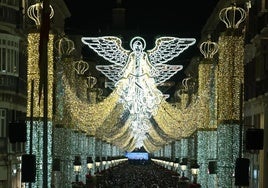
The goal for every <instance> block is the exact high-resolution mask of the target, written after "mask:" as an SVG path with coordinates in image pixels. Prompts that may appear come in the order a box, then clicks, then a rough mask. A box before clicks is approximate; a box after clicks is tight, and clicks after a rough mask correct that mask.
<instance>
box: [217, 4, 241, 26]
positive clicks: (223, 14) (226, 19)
mask: <svg viewBox="0 0 268 188" xmlns="http://www.w3.org/2000/svg"><path fill="white" fill-rule="evenodd" d="M219 18H220V20H221V21H222V22H223V23H224V24H225V26H226V28H233V29H237V28H238V27H239V25H240V24H241V23H242V22H243V21H244V20H245V19H246V11H245V10H244V9H242V8H240V7H237V6H236V5H235V4H232V5H231V6H230V7H227V8H223V9H222V10H221V11H220V13H219Z"/></svg>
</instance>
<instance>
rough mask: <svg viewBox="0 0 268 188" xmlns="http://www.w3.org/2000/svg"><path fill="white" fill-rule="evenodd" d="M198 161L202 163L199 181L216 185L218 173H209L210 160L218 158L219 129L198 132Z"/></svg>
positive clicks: (203, 183) (208, 185) (205, 184)
mask: <svg viewBox="0 0 268 188" xmlns="http://www.w3.org/2000/svg"><path fill="white" fill-rule="evenodd" d="M197 138H198V149H197V161H198V164H199V165H200V167H199V174H198V183H199V184H201V185H202V186H204V187H216V184H217V175H216V174H208V162H209V161H210V160H216V158H217V131H216V130H204V131H202V130H200V131H198V133H197Z"/></svg>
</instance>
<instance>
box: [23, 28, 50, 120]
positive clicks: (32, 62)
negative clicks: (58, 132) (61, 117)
mask: <svg viewBox="0 0 268 188" xmlns="http://www.w3.org/2000/svg"><path fill="white" fill-rule="evenodd" d="M39 40H40V34H39V33H30V34H28V69H27V94H28V98H27V117H31V115H32V117H34V118H40V117H43V116H44V114H43V113H44V111H43V109H44V94H43V93H42V95H41V98H40V97H39V84H40V83H39V82H40V71H39V51H38V50H39ZM53 44H54V35H52V34H50V35H49V41H48V86H47V87H48V93H47V95H48V96H47V98H48V101H47V102H48V109H47V110H48V115H47V117H48V118H49V119H52V107H53V80H54V75H53V74H54V70H53V63H54V62H53ZM32 81H34V87H33V88H32ZM32 93H33V101H31V94H32ZM31 104H32V106H33V114H31Z"/></svg>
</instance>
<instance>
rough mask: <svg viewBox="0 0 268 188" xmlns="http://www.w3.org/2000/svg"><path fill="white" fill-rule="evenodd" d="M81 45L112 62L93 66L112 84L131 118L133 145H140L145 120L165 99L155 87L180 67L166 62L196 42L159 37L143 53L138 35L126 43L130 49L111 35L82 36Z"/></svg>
mask: <svg viewBox="0 0 268 188" xmlns="http://www.w3.org/2000/svg"><path fill="white" fill-rule="evenodd" d="M82 42H83V43H84V44H86V45H88V47H89V48H91V49H93V50H94V51H95V52H96V53H97V54H98V55H99V56H101V57H103V58H104V59H106V60H107V61H109V62H110V63H112V65H97V66H96V69H97V70H99V71H100V72H102V73H103V74H104V75H105V76H106V77H107V78H108V79H109V80H111V81H112V82H113V84H114V86H115V88H116V91H117V93H118V94H119V96H120V102H121V103H122V104H123V106H124V109H126V110H128V111H129V112H130V116H131V117H132V119H133V122H132V123H130V127H131V129H132V134H133V137H134V138H135V139H136V143H137V146H141V143H142V141H143V140H144V139H145V138H146V136H145V135H146V133H147V132H148V131H149V129H150V123H148V122H149V119H150V118H151V116H152V115H155V114H156V113H157V108H158V105H159V104H160V103H161V101H162V100H164V99H165V97H164V95H163V94H162V93H161V91H160V90H158V89H157V86H158V85H160V84H162V83H164V82H165V81H167V80H168V79H170V78H171V77H172V76H173V75H175V74H176V73H177V72H178V71H180V70H182V68H183V66H182V65H168V64H166V63H167V62H168V61H170V60H172V59H173V58H175V57H177V56H179V55H180V54H181V53H182V52H183V51H184V50H186V49H187V48H188V47H189V46H191V45H193V44H194V43H195V42H196V40H195V39H194V38H177V37H160V38H158V39H157V40H156V41H155V47H154V48H153V49H151V50H147V51H145V48H146V42H145V40H144V39H143V38H142V37H139V36H137V37H134V38H133V39H132V40H131V41H130V50H126V49H124V48H123V47H122V41H121V39H120V38H118V37H114V36H104V37H82ZM110 86H112V85H110ZM111 89H112V87H111Z"/></svg>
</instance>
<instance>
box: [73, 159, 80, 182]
mask: <svg viewBox="0 0 268 188" xmlns="http://www.w3.org/2000/svg"><path fill="white" fill-rule="evenodd" d="M73 164H74V172H75V173H76V177H75V180H76V182H78V181H79V172H80V171H81V166H82V164H81V159H80V156H75V159H74V163H73Z"/></svg>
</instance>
